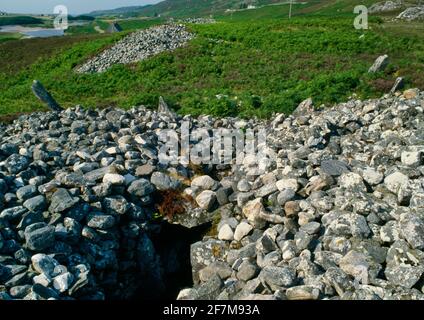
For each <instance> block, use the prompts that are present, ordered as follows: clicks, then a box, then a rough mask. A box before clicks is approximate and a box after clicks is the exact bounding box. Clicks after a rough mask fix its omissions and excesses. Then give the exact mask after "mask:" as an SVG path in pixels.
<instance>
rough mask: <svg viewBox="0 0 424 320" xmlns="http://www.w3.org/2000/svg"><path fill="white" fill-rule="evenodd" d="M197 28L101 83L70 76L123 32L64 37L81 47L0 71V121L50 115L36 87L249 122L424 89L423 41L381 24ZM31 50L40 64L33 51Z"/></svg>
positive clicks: (329, 21) (98, 101)
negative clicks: (310, 106)
mask: <svg viewBox="0 0 424 320" xmlns="http://www.w3.org/2000/svg"><path fill="white" fill-rule="evenodd" d="M128 23H129V22H128ZM190 28H191V29H192V30H193V31H194V32H196V33H197V34H198V36H197V38H196V39H195V40H193V41H192V42H191V43H190V44H189V45H188V46H186V47H184V48H180V49H178V50H176V51H175V52H173V53H163V54H160V55H158V56H156V57H153V58H151V59H148V60H145V61H142V62H140V63H138V64H135V65H129V66H124V65H117V66H115V67H113V68H112V69H110V70H109V71H107V72H105V73H102V74H88V75H78V74H75V73H74V72H73V71H72V70H73V68H74V67H75V66H77V65H78V64H80V63H82V62H84V61H85V60H86V59H87V58H88V57H90V56H92V55H94V54H96V53H98V52H99V51H101V49H102V48H104V47H106V46H108V45H111V44H112V43H113V42H114V41H116V40H117V39H119V38H120V37H122V36H123V35H124V34H125V33H121V34H119V35H103V36H100V35H97V36H92V37H90V38H87V39H78V40H77V38H74V37H66V38H67V39H68V41H69V40H70V39H75V42H74V45H72V46H64V45H62V46H60V47H61V50H59V51H57V50H56V51H54V54H53V52H50V53H49V54H51V55H53V56H52V57H50V58H47V56H46V55H41V57H40V59H39V60H37V62H35V63H26V64H24V65H23V66H22V68H20V67H19V63H18V64H17V65H15V64H13V65H14V68H13V70H10V69H8V68H10V67H9V66H10V64H5V65H0V113H1V114H8V113H14V112H28V111H34V110H40V109H42V108H43V107H42V105H41V104H40V102H39V101H37V100H36V99H35V98H34V97H33V95H32V93H31V91H30V85H31V82H32V80H33V79H39V80H40V81H41V82H42V83H43V84H44V85H45V86H46V87H47V88H48V89H49V90H50V91H51V92H52V94H53V95H54V96H55V97H56V98H57V100H58V101H59V102H60V103H61V104H62V105H64V106H66V107H69V106H73V105H75V104H83V105H85V106H91V107H94V106H107V105H116V106H122V107H130V106H133V105H139V104H146V105H149V106H156V104H157V101H158V97H159V96H160V95H163V96H164V97H165V99H166V100H167V101H168V102H169V103H170V104H171V105H172V106H173V107H175V108H176V109H178V110H179V111H180V112H182V113H191V114H201V113H209V114H214V115H241V116H244V117H251V116H261V117H264V116H269V115H270V114H271V113H273V112H291V111H292V110H293V108H295V106H297V104H298V103H299V102H300V101H302V100H303V99H306V98H308V97H313V98H314V100H315V101H316V103H317V104H321V103H325V104H331V103H335V102H339V101H343V100H345V99H346V98H347V97H348V96H349V95H351V94H352V93H356V94H358V95H359V96H360V97H364V98H365V97H375V96H380V95H381V94H383V93H385V92H387V91H388V90H389V89H390V87H391V85H392V83H393V82H394V79H395V78H396V76H398V75H402V76H405V78H406V80H407V83H408V84H409V85H410V86H418V87H424V83H423V82H424V80H423V79H422V76H421V75H422V74H423V72H424V42H423V38H418V37H417V36H408V35H405V36H403V37H399V36H397V35H393V34H392V33H391V32H390V33H389V32H386V30H385V28H383V27H382V26H381V25H379V24H376V23H375V24H374V25H373V29H371V30H368V31H366V32H363V31H358V30H355V29H354V28H353V27H352V19H351V18H334V17H332V18H324V17H316V18H310V17H305V18H302V17H298V18H296V19H292V20H291V21H288V20H267V21H264V20H262V21H245V22H244V21H237V22H234V21H233V22H231V21H230V22H220V23H217V24H212V25H191V26H190ZM362 34H363V36H362ZM34 40H35V39H34ZM39 40H41V39H39ZM43 40H47V41H51V42H56V41H59V39H53V38H51V39H43ZM25 42H27V40H26V41H25ZM25 42H23V43H25ZM6 44H7V43H6ZM6 44H3V45H0V56H1V57H2V58H3V57H5V55H6V54H9V55H10V57H9V58H7V57H6V60H8V61H10V59H11V57H16V56H17V55H18V54H19V52H21V51H22V50H24V48H21V46H12V45H11V46H9V48H8V49H6V48H5V47H4V45H6ZM38 46H39V44H38V45H37V46H34V49H35V48H36V47H38ZM27 49H28V48H27ZM29 51H30V52H31V55H30V56H31V57H34V51H33V50H29ZM382 53H387V54H389V56H390V57H391V64H390V66H389V68H388V69H387V70H386V71H385V72H384V73H380V74H376V75H368V74H367V70H368V68H369V66H370V65H371V64H372V63H373V61H374V59H375V58H376V57H377V56H378V55H380V54H382ZM2 60H3V59H2ZM20 60H23V61H24V60H26V59H20ZM12 73H13V74H12ZM217 95H222V96H221V97H220V99H218V98H217V97H216V96H217Z"/></svg>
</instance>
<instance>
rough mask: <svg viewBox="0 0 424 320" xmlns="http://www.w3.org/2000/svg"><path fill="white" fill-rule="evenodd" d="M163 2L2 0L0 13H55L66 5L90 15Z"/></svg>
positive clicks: (70, 9) (124, 0) (154, 0)
mask: <svg viewBox="0 0 424 320" xmlns="http://www.w3.org/2000/svg"><path fill="white" fill-rule="evenodd" d="M160 1H161V0H91V1H86V0H85V1H83V0H40V1H37V2H35V1H34V0H15V1H10V0H0V11H6V12H8V13H25V14H29V13H33V14H41V13H45V14H48V13H53V9H54V7H55V6H57V5H65V6H66V7H67V8H68V10H69V13H70V14H83V13H89V12H91V11H94V10H106V9H115V8H119V7H127V6H144V5H147V4H155V3H158V2H160Z"/></svg>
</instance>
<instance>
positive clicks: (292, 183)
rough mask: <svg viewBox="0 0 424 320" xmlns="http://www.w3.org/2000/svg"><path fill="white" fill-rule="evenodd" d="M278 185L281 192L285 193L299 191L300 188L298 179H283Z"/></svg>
mask: <svg viewBox="0 0 424 320" xmlns="http://www.w3.org/2000/svg"><path fill="white" fill-rule="evenodd" d="M276 185H277V188H278V190H279V191H283V190H286V189H292V190H294V191H297V189H298V188H299V184H298V183H297V180H296V179H281V180H279V181H277V183H276Z"/></svg>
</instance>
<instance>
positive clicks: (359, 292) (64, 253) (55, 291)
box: [0, 89, 424, 300]
mask: <svg viewBox="0 0 424 320" xmlns="http://www.w3.org/2000/svg"><path fill="white" fill-rule="evenodd" d="M423 109H424V92H421V91H419V90H417V89H410V90H407V91H405V92H404V93H403V94H400V93H399V92H396V93H395V94H393V95H386V96H384V97H383V98H381V99H376V100H367V101H359V100H351V101H348V102H346V103H342V104H340V105H337V106H334V107H332V108H327V109H325V110H315V108H314V106H313V103H312V100H310V99H309V100H307V101H305V102H304V103H302V104H301V105H300V106H299V107H298V109H297V110H296V112H295V113H294V114H293V115H291V116H285V115H284V114H277V115H275V117H273V119H270V120H263V121H262V120H261V121H259V120H257V119H249V120H242V119H238V118H224V119H216V118H213V117H210V116H202V117H198V118H193V117H191V116H184V117H182V116H178V115H176V114H175V113H173V112H171V111H170V110H169V108H168V107H167V106H166V104H165V102H164V101H163V100H162V99H161V102H160V107H159V109H158V111H152V110H148V109H146V108H144V107H135V108H132V109H131V110H128V111H123V110H119V109H112V108H109V109H104V110H85V109H83V108H81V107H76V108H72V109H68V110H64V111H52V112H48V113H33V114H30V115H23V116H21V117H20V118H19V119H17V120H15V121H14V123H13V124H10V125H2V128H1V129H2V130H0V299H36V300H39V299H53V300H54V299H111V298H119V299H127V298H131V297H133V296H134V294H136V292H137V291H138V290H139V289H140V288H145V290H151V292H158V293H161V292H164V290H166V287H167V283H166V279H167V275H169V274H172V273H173V272H175V269H176V268H178V265H179V264H180V263H181V261H179V258H178V257H179V255H178V251H177V247H178V246H177V245H176V246H175V248H169V250H167V251H166V252H167V253H166V254H164V253H163V251H160V249H159V247H158V246H157V245H156V243H155V240H154V239H155V238H157V235H158V233H159V232H160V229H161V224H159V223H158V222H157V220H158V213H161V212H158V211H160V210H159V208H160V204H161V203H162V201H164V199H163V198H162V197H163V196H164V195H166V194H168V195H169V194H171V195H174V196H175V199H171V202H170V204H171V205H172V204H173V201H172V200H175V202H176V201H177V198H178V201H181V199H186V200H185V201H186V202H184V203H183V204H182V205H183V206H184V212H182V213H181V212H180V213H179V214H177V215H174V216H172V214H167V215H166V216H164V218H165V219H166V220H168V221H169V223H172V224H180V225H182V226H185V227H187V228H194V227H197V226H201V225H205V224H208V223H213V225H212V230H210V231H209V232H208V235H205V236H204V237H203V240H202V241H200V242H196V243H194V244H193V245H192V246H191V265H192V272H193V283H194V285H193V287H192V288H184V289H183V290H181V292H180V293H179V296H178V298H179V299H422V298H424V294H423V290H424V287H423V273H424V251H423V250H424V216H423V208H424V163H423V153H424V113H423ZM186 121H189V122H190V123H191V128H192V130H193V129H196V128H201V129H206V130H208V131H209V132H210V131H212V130H213V129H217V128H222V129H239V130H241V131H243V132H244V131H246V130H248V129H255V130H260V129H263V128H266V129H267V141H266V142H267V143H266V144H267V148H266V150H267V152H269V154H270V155H272V154H273V155H275V157H269V158H266V159H262V158H259V159H258V158H257V157H253V156H248V157H245V159H244V160H243V162H242V163H235V162H234V163H233V164H230V165H226V164H222V165H203V166H198V167H196V166H194V165H193V164H190V163H188V164H186V163H183V164H181V163H169V164H164V163H162V162H161V161H159V156H160V150H163V147H164V146H165V144H166V142H167V141H166V139H164V136H163V135H162V133H163V132H165V130H168V129H173V130H176V132H181V131H182V129H181V126H182V123H183V122H186ZM198 143H200V141H198V140H196V139H192V140H191V141H190V144H191V146H192V147H193V146H195V145H196V144H198ZM171 191H172V192H171ZM167 192H168V193H167ZM176 195H178V197H177V196H176ZM168 200H169V199H168ZM167 209H169V208H167ZM214 232H215V233H214ZM214 234H215V235H214ZM174 242H175V244H176V243H177V242H178V239H175V240H174Z"/></svg>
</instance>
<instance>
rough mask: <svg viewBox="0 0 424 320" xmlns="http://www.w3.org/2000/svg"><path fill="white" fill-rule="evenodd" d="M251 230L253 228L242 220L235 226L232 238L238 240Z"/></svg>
mask: <svg viewBox="0 0 424 320" xmlns="http://www.w3.org/2000/svg"><path fill="white" fill-rule="evenodd" d="M252 230H253V227H252V226H251V225H250V224H249V223H247V222H245V221H242V222H241V223H240V224H239V225H238V226H237V227H236V231H235V232H234V240H236V241H240V240H241V239H243V238H244V237H245V236H247V235H248V234H249V233H250V231H252Z"/></svg>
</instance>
